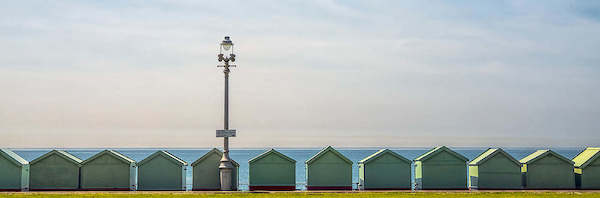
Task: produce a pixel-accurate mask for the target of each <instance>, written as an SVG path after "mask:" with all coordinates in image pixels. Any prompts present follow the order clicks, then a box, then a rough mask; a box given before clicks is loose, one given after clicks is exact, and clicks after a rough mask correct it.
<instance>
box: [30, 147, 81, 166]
mask: <svg viewBox="0 0 600 198" xmlns="http://www.w3.org/2000/svg"><path fill="white" fill-rule="evenodd" d="M52 155H58V156H59V157H62V158H63V159H66V160H67V161H69V162H71V163H74V164H77V166H81V162H83V161H82V160H81V159H79V158H78V157H75V156H74V155H71V153H68V152H66V151H59V150H52V151H50V152H48V153H46V154H44V155H42V156H40V157H38V158H35V159H34V160H33V161H31V162H30V164H35V163H38V162H39V161H42V160H43V159H46V158H47V157H50V156H52Z"/></svg>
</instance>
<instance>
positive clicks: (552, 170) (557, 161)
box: [519, 150, 575, 189]
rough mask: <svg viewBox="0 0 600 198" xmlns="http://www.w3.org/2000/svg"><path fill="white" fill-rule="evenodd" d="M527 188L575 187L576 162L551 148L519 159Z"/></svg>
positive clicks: (524, 184)
mask: <svg viewBox="0 0 600 198" xmlns="http://www.w3.org/2000/svg"><path fill="white" fill-rule="evenodd" d="M519 162H521V164H522V167H521V172H523V175H524V179H523V186H525V188H527V189H574V188H575V173H573V170H574V166H573V164H575V162H573V161H571V160H569V159H567V158H565V157H563V156H562V155H559V154H558V153H555V152H554V151H551V150H538V151H536V152H534V153H532V154H531V155H529V156H527V157H525V158H523V159H521V160H519Z"/></svg>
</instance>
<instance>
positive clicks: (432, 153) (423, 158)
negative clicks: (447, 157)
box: [415, 146, 469, 162]
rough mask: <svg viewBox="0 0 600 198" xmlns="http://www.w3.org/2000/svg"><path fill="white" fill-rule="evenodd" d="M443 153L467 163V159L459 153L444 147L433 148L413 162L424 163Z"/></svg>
mask: <svg viewBox="0 0 600 198" xmlns="http://www.w3.org/2000/svg"><path fill="white" fill-rule="evenodd" d="M443 151H446V152H448V153H450V154H451V155H453V156H455V157H456V158H458V159H461V160H463V161H465V162H466V161H469V159H467V158H466V157H465V156H463V155H461V154H459V153H457V152H455V151H453V150H451V149H449V148H448V147H446V146H438V147H435V148H433V149H431V150H429V151H428V152H427V153H424V154H423V155H421V156H419V157H417V159H415V161H426V160H428V159H430V158H431V157H433V156H435V155H437V154H438V153H441V152H443Z"/></svg>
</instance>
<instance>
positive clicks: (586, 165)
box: [573, 148, 600, 190]
mask: <svg viewBox="0 0 600 198" xmlns="http://www.w3.org/2000/svg"><path fill="white" fill-rule="evenodd" d="M573 162H575V179H576V180H575V182H576V184H577V186H578V187H579V188H581V189H596V190H597V189H600V148H586V149H585V150H584V151H582V152H581V153H579V154H578V155H577V156H575V158H573Z"/></svg>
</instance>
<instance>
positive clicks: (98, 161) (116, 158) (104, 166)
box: [81, 150, 136, 190]
mask: <svg viewBox="0 0 600 198" xmlns="http://www.w3.org/2000/svg"><path fill="white" fill-rule="evenodd" d="M135 177H136V171H135V161H133V160H132V159H130V158H129V157H126V156H125V155H123V154H121V153H119V152H117V151H114V150H104V151H102V152H100V153H98V154H96V155H94V156H92V157H90V158H88V159H86V160H85V161H83V162H82V163H81V189H84V190H135V187H136V186H135Z"/></svg>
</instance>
